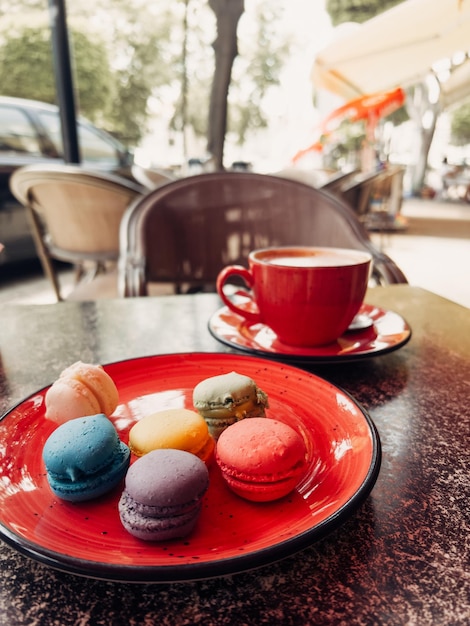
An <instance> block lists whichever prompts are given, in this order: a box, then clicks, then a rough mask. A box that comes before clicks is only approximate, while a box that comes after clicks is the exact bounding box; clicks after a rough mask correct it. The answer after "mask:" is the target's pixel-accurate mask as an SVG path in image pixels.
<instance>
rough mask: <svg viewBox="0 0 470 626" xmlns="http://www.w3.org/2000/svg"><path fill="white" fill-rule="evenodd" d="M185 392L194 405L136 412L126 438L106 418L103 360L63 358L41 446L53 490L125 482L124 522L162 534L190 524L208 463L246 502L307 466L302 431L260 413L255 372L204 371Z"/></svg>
mask: <svg viewBox="0 0 470 626" xmlns="http://www.w3.org/2000/svg"><path fill="white" fill-rule="evenodd" d="M192 399H193V407H194V410H192V409H186V408H178V409H166V410H162V411H158V412H155V413H152V414H149V415H146V416H144V417H143V418H141V419H139V420H138V421H137V422H136V423H135V424H134V426H133V427H132V428H131V429H130V431H129V439H128V443H127V444H126V443H124V442H122V441H120V439H119V436H118V433H117V431H116V429H115V427H114V425H113V423H112V421H111V420H110V419H109V417H110V416H111V415H112V413H113V412H114V411H115V409H116V407H117V404H118V390H117V389H116V386H115V384H114V382H113V381H112V379H111V377H110V376H109V375H108V374H107V373H106V372H105V370H104V369H103V368H102V367H101V366H100V365H91V364H85V363H81V362H78V363H75V364H73V365H72V366H70V367H68V368H67V369H66V370H64V371H63V372H62V374H61V375H60V376H59V378H58V380H57V381H56V382H55V383H54V384H53V385H52V386H51V387H50V388H49V390H48V391H47V393H46V417H47V418H48V419H51V420H53V421H55V422H56V423H58V424H60V425H59V426H58V427H57V428H56V430H54V431H53V433H52V434H51V435H50V437H49V438H48V440H47V441H46V443H45V446H44V449H43V459H44V463H45V466H46V472H47V478H48V482H49V485H50V487H51V490H52V491H53V493H54V494H55V495H57V496H58V497H60V498H63V499H64V500H69V501H72V502H80V501H84V500H88V499H92V498H97V497H99V496H102V495H104V494H106V493H107V492H108V491H110V490H112V489H114V488H116V487H117V486H118V485H119V483H121V481H124V490H123V491H122V494H121V497H120V500H119V505H118V511H119V516H120V519H121V522H122V525H123V527H124V528H125V529H126V530H127V531H128V532H129V533H130V534H132V535H133V536H135V537H137V538H139V539H142V540H145V541H163V540H167V539H175V538H181V537H185V536H186V535H188V534H189V533H191V532H192V531H193V529H194V527H195V525H196V523H197V520H198V518H199V515H200V511H201V502H202V498H203V497H204V494H205V493H206V491H207V489H208V487H209V475H210V471H220V473H221V475H222V477H223V479H224V481H225V484H226V485H227V487H228V488H229V489H230V490H232V491H233V492H234V493H235V494H237V495H238V496H240V497H242V498H245V499H247V500H249V501H252V502H267V501H271V500H276V499H278V498H282V497H283V496H285V495H287V494H288V493H289V492H290V491H292V490H293V489H295V487H296V485H297V484H298V482H299V481H300V479H301V477H302V475H303V474H304V472H305V469H306V448H305V443H304V440H303V438H302V437H301V436H300V434H299V433H297V432H296V431H295V430H294V429H293V428H291V427H290V426H288V425H287V424H284V423H283V422H281V421H278V420H276V419H271V418H268V419H266V408H268V407H269V404H268V396H267V395H266V393H265V392H264V391H262V390H261V389H260V388H259V387H258V386H257V384H256V382H255V381H254V380H253V379H251V378H250V377H248V376H245V375H243V374H239V373H237V372H229V373H227V374H222V375H217V376H213V377H210V378H206V379H205V380H202V381H201V382H199V383H198V384H197V385H196V386H195V387H194V389H193V398H192ZM245 418H249V419H245ZM214 457H215V460H216V464H215V467H214V468H212V467H211V463H210V462H211V460H212V459H213V458H214Z"/></svg>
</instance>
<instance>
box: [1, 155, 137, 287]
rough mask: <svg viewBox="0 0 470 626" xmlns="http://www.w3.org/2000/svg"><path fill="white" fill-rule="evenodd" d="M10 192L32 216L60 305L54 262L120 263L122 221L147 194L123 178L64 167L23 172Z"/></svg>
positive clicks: (18, 173) (16, 174) (28, 168)
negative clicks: (133, 202) (139, 198)
mask: <svg viewBox="0 0 470 626" xmlns="http://www.w3.org/2000/svg"><path fill="white" fill-rule="evenodd" d="M10 188H11V191H12V193H13V195H14V196H15V197H16V198H17V200H19V202H21V203H22V204H23V205H24V206H25V207H26V208H27V210H28V212H29V217H30V222H31V226H32V230H33V236H34V240H35V243H36V247H37V250H38V254H39V257H40V259H41V262H42V263H43V268H44V271H45V273H46V275H48V276H49V278H50V279H51V280H52V282H53V284H54V289H55V290H56V293H57V296H58V299H61V297H60V293H59V291H58V287H57V285H56V284H55V283H56V278H54V276H53V274H54V269H53V266H52V263H51V259H59V260H61V261H66V262H70V263H73V264H81V263H83V262H85V261H91V262H94V263H104V262H106V261H113V260H114V261H116V260H117V258H118V256H119V226H120V222H121V218H122V215H123V214H124V211H125V210H126V208H127V207H128V206H129V204H131V203H132V201H133V200H135V198H136V197H138V196H140V195H142V194H144V193H146V189H145V188H144V187H141V186H140V185H138V184H136V183H134V182H132V181H130V180H127V179H125V178H121V177H118V176H114V175H110V174H104V173H103V174H102V173H97V172H91V171H89V170H86V169H84V168H82V167H80V166H78V165H62V164H57V165H31V166H26V167H22V168H19V169H18V170H16V171H15V172H14V173H13V174H12V176H11V178H10Z"/></svg>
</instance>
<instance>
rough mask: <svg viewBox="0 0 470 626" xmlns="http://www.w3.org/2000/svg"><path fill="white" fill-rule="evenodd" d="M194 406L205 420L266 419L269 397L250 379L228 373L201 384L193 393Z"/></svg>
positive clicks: (207, 379) (235, 373) (205, 380)
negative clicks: (233, 417)
mask: <svg viewBox="0 0 470 626" xmlns="http://www.w3.org/2000/svg"><path fill="white" fill-rule="evenodd" d="M193 404H194V407H195V409H196V410H197V411H198V412H199V413H200V414H201V415H203V417H205V418H207V417H210V418H214V419H215V418H222V419H223V418H226V417H230V416H236V417H237V419H243V418H244V417H245V416H247V415H251V416H258V417H264V415H265V408H266V407H267V406H268V396H267V395H266V394H265V393H264V391H262V390H261V389H260V388H259V387H258V386H257V384H256V383H255V381H254V380H253V379H252V378H250V377H249V376H245V375H244V374H239V373H238V372H229V373H228V374H221V375H218V376H212V377H210V378H206V379H204V380H202V381H201V382H200V383H198V384H197V385H196V387H195V388H194V390H193Z"/></svg>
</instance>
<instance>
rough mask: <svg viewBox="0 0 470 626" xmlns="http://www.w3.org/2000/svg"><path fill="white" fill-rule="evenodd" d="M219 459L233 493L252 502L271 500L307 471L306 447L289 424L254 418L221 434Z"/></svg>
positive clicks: (291, 485) (286, 489)
mask: <svg viewBox="0 0 470 626" xmlns="http://www.w3.org/2000/svg"><path fill="white" fill-rule="evenodd" d="M216 461H217V465H218V466H219V468H220V471H221V473H222V476H223V478H224V480H225V482H226V483H227V485H228V487H229V488H230V489H231V490H232V491H233V492H234V493H236V494H237V495H239V496H241V497H242V498H245V499H247V500H251V501H253V502H268V501H271V500H277V499H279V498H282V497H284V496H286V495H287V494H288V493H290V492H291V491H292V490H293V489H295V487H296V485H297V484H298V483H299V481H300V479H301V478H302V476H303V475H304V473H305V471H306V447H305V443H304V440H303V439H302V437H301V436H300V434H299V433H298V432H297V431H296V430H294V429H293V428H291V427H290V426H288V425H287V424H284V423H283V422H280V421H278V420H274V419H268V418H257V417H253V418H250V419H247V420H242V421H240V422H237V423H236V424H233V425H232V426H229V427H228V428H227V429H226V430H225V431H224V432H223V433H222V434H221V436H220V438H219V440H218V442H217V448H216Z"/></svg>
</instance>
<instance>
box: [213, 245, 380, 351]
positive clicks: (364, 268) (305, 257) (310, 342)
mask: <svg viewBox="0 0 470 626" xmlns="http://www.w3.org/2000/svg"><path fill="white" fill-rule="evenodd" d="M248 264H249V269H247V268H245V267H242V266H241V265H230V266H228V267H225V268H224V269H223V270H222V271H221V272H220V273H219V275H218V278H217V291H218V293H219V295H220V297H221V298H222V301H223V302H224V304H225V305H226V306H227V307H228V308H229V309H231V310H232V311H233V312H234V313H237V314H238V315H241V316H242V317H244V318H245V319H246V320H247V321H248V322H250V323H251V324H257V323H261V324H265V325H266V326H269V327H270V328H271V329H272V330H273V331H274V332H275V333H276V335H277V337H278V339H279V341H281V342H283V343H286V344H289V345H292V346H305V347H308V346H319V345H324V344H328V343H332V342H334V341H335V340H336V339H338V338H339V337H340V336H341V335H342V334H343V333H344V332H345V331H346V329H347V328H348V326H349V325H350V323H351V322H352V320H353V318H354V316H355V315H356V314H357V313H358V311H359V309H360V307H361V305H362V303H363V301H364V296H365V293H366V290H367V285H368V281H369V276H370V271H371V264H372V257H371V255H370V254H369V253H368V252H365V251H362V250H361V251H359V250H348V249H342V248H317V247H315V248H314V247H304V246H301V247H300V246H293V247H279V248H265V249H262V250H254V251H253V252H251V253H250V254H249V256H248ZM234 277H237V278H241V279H242V281H243V282H244V283H245V284H246V286H247V287H248V288H249V289H250V290H251V291H250V292H248V291H246V290H238V291H237V292H236V294H235V295H236V296H240V295H243V296H245V298H247V299H248V300H247V301H245V303H244V304H237V302H236V298H234V299H233V300H232V299H231V298H230V297H229V296H228V295H227V294H226V293H225V291H224V285H225V284H226V283H227V281H228V280H229V279H230V278H234ZM239 299H240V298H238V300H239Z"/></svg>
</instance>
